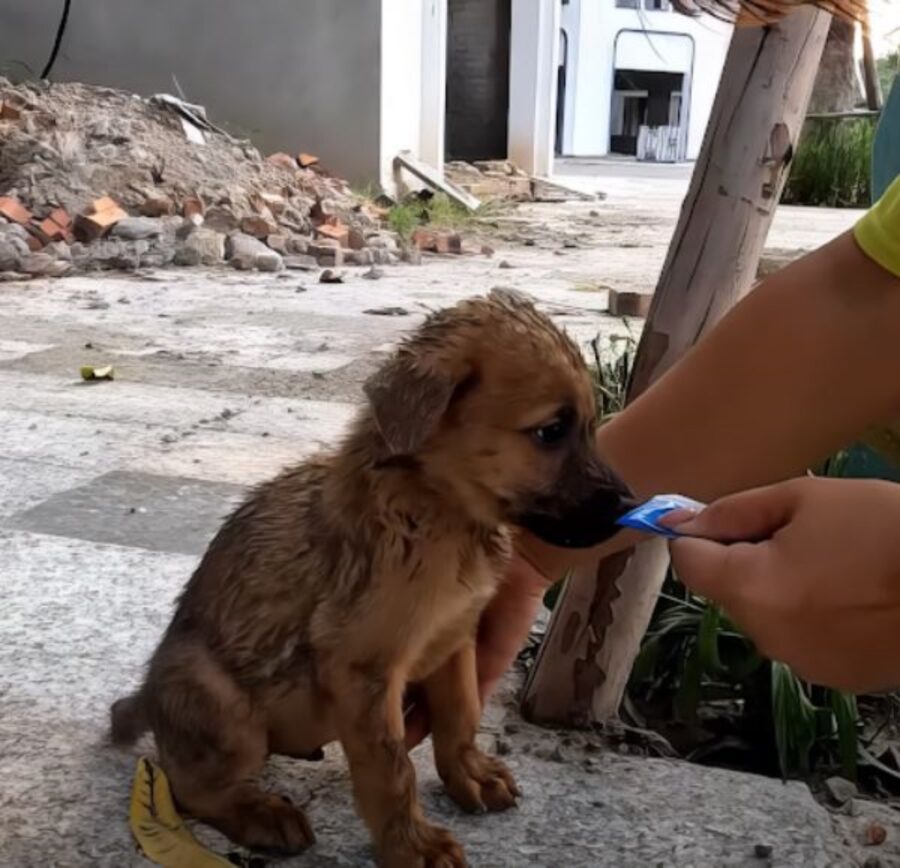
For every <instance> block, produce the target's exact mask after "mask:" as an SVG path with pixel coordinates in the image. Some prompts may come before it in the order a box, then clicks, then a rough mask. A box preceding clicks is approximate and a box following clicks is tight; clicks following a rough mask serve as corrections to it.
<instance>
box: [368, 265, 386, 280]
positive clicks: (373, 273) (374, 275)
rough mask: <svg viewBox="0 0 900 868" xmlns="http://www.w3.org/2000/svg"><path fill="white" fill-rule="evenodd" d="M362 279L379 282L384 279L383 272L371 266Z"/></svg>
mask: <svg viewBox="0 0 900 868" xmlns="http://www.w3.org/2000/svg"><path fill="white" fill-rule="evenodd" d="M363 277H364V278H365V279H366V280H381V278H382V277H384V272H383V271H382V270H381V269H380V268H376V266H374V265H373V266H372V267H371V268H370V269H369V270H368V271H367V272H366V273H365V274H364V275H363Z"/></svg>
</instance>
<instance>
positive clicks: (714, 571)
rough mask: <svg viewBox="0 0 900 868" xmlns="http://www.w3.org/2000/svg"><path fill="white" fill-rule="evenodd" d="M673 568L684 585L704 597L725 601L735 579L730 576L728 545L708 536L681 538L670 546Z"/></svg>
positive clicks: (673, 541)
mask: <svg viewBox="0 0 900 868" xmlns="http://www.w3.org/2000/svg"><path fill="white" fill-rule="evenodd" d="M669 550H670V553H671V557H672V568H673V570H674V571H675V576H676V578H677V579H678V580H679V581H680V582H681V583H682V584H683V585H685V587H687V588H689V589H690V590H691V591H693V592H694V593H695V594H699V595H700V596H701V597H708V598H709V599H711V600H715V601H716V602H723V599H722V598H723V596H725V595H726V594H727V590H728V588H729V587H733V581H732V582H730V581H729V579H728V573H729V571H728V568H727V566H726V564H727V562H728V553H729V546H727V545H723V544H722V543H718V542H712V541H710V540H705V539H692V538H690V537H681V538H679V539H675V540H672V541H671V543H670V545H669Z"/></svg>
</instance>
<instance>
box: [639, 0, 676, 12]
mask: <svg viewBox="0 0 900 868" xmlns="http://www.w3.org/2000/svg"><path fill="white" fill-rule="evenodd" d="M670 8H671V6H670V5H669V0H644V9H647V10H649V11H650V12H668V11H669V9H670Z"/></svg>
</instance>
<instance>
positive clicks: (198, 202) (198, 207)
mask: <svg viewBox="0 0 900 868" xmlns="http://www.w3.org/2000/svg"><path fill="white" fill-rule="evenodd" d="M205 210H206V209H205V208H204V207H203V200H202V199H201V198H200V197H199V196H187V197H186V198H185V199H184V201H183V202H182V203H181V216H182V217H184V219H185V220H191V219H193V218H194V217H201V218H202V217H203V214H204V212H205Z"/></svg>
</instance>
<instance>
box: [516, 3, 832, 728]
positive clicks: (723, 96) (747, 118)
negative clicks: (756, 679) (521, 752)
mask: <svg viewBox="0 0 900 868" xmlns="http://www.w3.org/2000/svg"><path fill="white" fill-rule="evenodd" d="M830 19H831V16H830V15H828V14H827V13H825V12H821V11H817V10H815V9H812V8H803V9H800V10H798V11H796V12H794V13H792V14H791V15H790V16H788V17H787V18H786V19H784V20H783V21H782V22H780V23H777V24H773V25H770V26H768V27H739V28H737V29H736V30H735V33H734V36H733V38H732V42H731V46H730V48H729V51H728V57H727V59H726V62H725V67H724V70H723V72H722V79H721V82H720V84H719V90H718V93H717V95H716V101H715V104H714V106H713V111H712V115H711V117H710V120H709V126H708V128H707V130H706V136H705V139H704V143H703V148H702V150H701V153H700V157H699V159H698V161H697V165H696V167H695V169H694V174H693V178H692V180H691V185H690V189H689V191H688V194H687V197H686V198H685V201H684V205H683V206H682V211H681V217H680V219H679V222H678V226H677V228H676V230H675V234H674V236H673V238H672V242H671V244H670V247H669V253H668V256H667V259H666V263H665V265H664V267H663V271H662V275H661V277H660V280H659V283H658V285H657V289H656V294H655V296H654V299H653V304H652V306H651V309H650V314H649V317H648V319H647V324H646V327H645V329H644V333H643V337H642V338H641V343H640V347H639V350H638V355H637V360H636V366H635V370H634V374H633V378H632V383H631V388H630V391H629V398H630V399H633V398H634V397H635V396H637V395H638V394H640V393H641V392H642V391H644V389H646V388H647V387H648V386H649V385H650V384H651V383H652V382H654V381H655V380H656V379H657V378H658V377H659V376H660V375H662V374H663V373H664V372H665V371H666V370H668V368H669V367H671V366H672V364H674V363H675V362H676V361H677V360H678V359H679V358H680V357H681V356H682V355H683V354H684V352H685V351H686V350H687V349H688V348H689V347H690V346H692V345H693V344H694V343H695V342H696V340H697V339H698V338H699V337H700V336H701V335H702V334H703V333H704V332H705V331H707V330H708V329H709V328H710V327H711V326H712V325H714V324H715V323H716V322H717V321H718V320H719V319H720V318H721V317H722V315H723V314H724V313H725V312H726V311H727V310H728V309H729V308H730V307H731V306H732V305H733V304H734V303H735V302H736V301H738V300H739V299H740V298H741V297H742V296H743V295H744V294H745V293H746V292H747V291H748V290H749V289H750V288H751V286H752V285H753V283H754V280H755V277H756V268H757V265H758V262H759V257H760V255H761V253H762V250H763V245H764V243H765V239H766V234H767V233H768V230H769V226H770V225H771V222H772V218H773V216H774V214H775V208H776V206H777V204H778V200H779V197H780V195H781V191H782V188H783V186H784V183H785V181H786V179H787V174H788V166H789V164H790V160H791V157H792V154H793V148H794V146H795V144H796V142H797V139H798V136H799V134H800V128H801V126H802V124H803V120H804V117H805V115H806V107H807V104H808V102H809V97H810V94H811V93H812V88H813V84H814V82H815V78H816V70H817V68H818V65H819V60H820V58H821V56H822V50H823V47H824V45H825V40H826V37H827V35H828V28H829V24H830ZM723 400H727V396H723ZM723 446H724V444H723ZM667 566H668V551H667V548H666V546H665V544H663V543H660V542H658V541H653V542H648V543H645V544H642V545H641V546H639V547H637V548H635V549H631V550H629V551H626V552H623V553H621V554H619V555H615V556H613V557H610V558H607V559H605V560H602V561H600V562H595V563H594V564H592V565H589V566H588V567H586V568H584V569H581V570H579V571H578V572H576V573H575V574H574V575H573V576H572V577H571V578H570V580H569V582H568V583H567V585H566V588H565V589H564V591H563V593H562V594H561V595H560V597H559V599H558V601H557V604H556V608H555V610H554V614H553V618H552V620H551V623H550V628H549V630H548V633H547V637H546V639H545V641H544V644H543V647H542V648H541V653H540V654H539V656H538V659H537V661H536V663H535V666H534V669H533V671H532V675H531V678H530V679H529V682H528V684H527V685H526V688H525V696H524V700H523V712H524V713H525V714H526V716H528V717H530V718H531V719H533V720H536V721H539V722H547V723H549V722H553V723H570V724H576V725H577V724H583V723H586V722H589V721H592V720H603V719H605V718H608V717H611V716H614V715H616V714H617V712H618V709H619V705H620V703H621V700H622V696H623V694H624V691H625V687H626V684H627V682H628V677H629V674H630V672H631V667H632V664H633V663H634V658H635V656H636V655H637V653H638V651H639V649H640V643H641V639H642V637H643V634H644V632H645V631H646V628H647V625H648V623H649V620H650V616H651V615H652V612H653V607H654V605H655V602H656V598H657V595H658V593H659V588H660V586H661V585H662V582H663V579H664V578H665V573H666V569H667Z"/></svg>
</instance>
